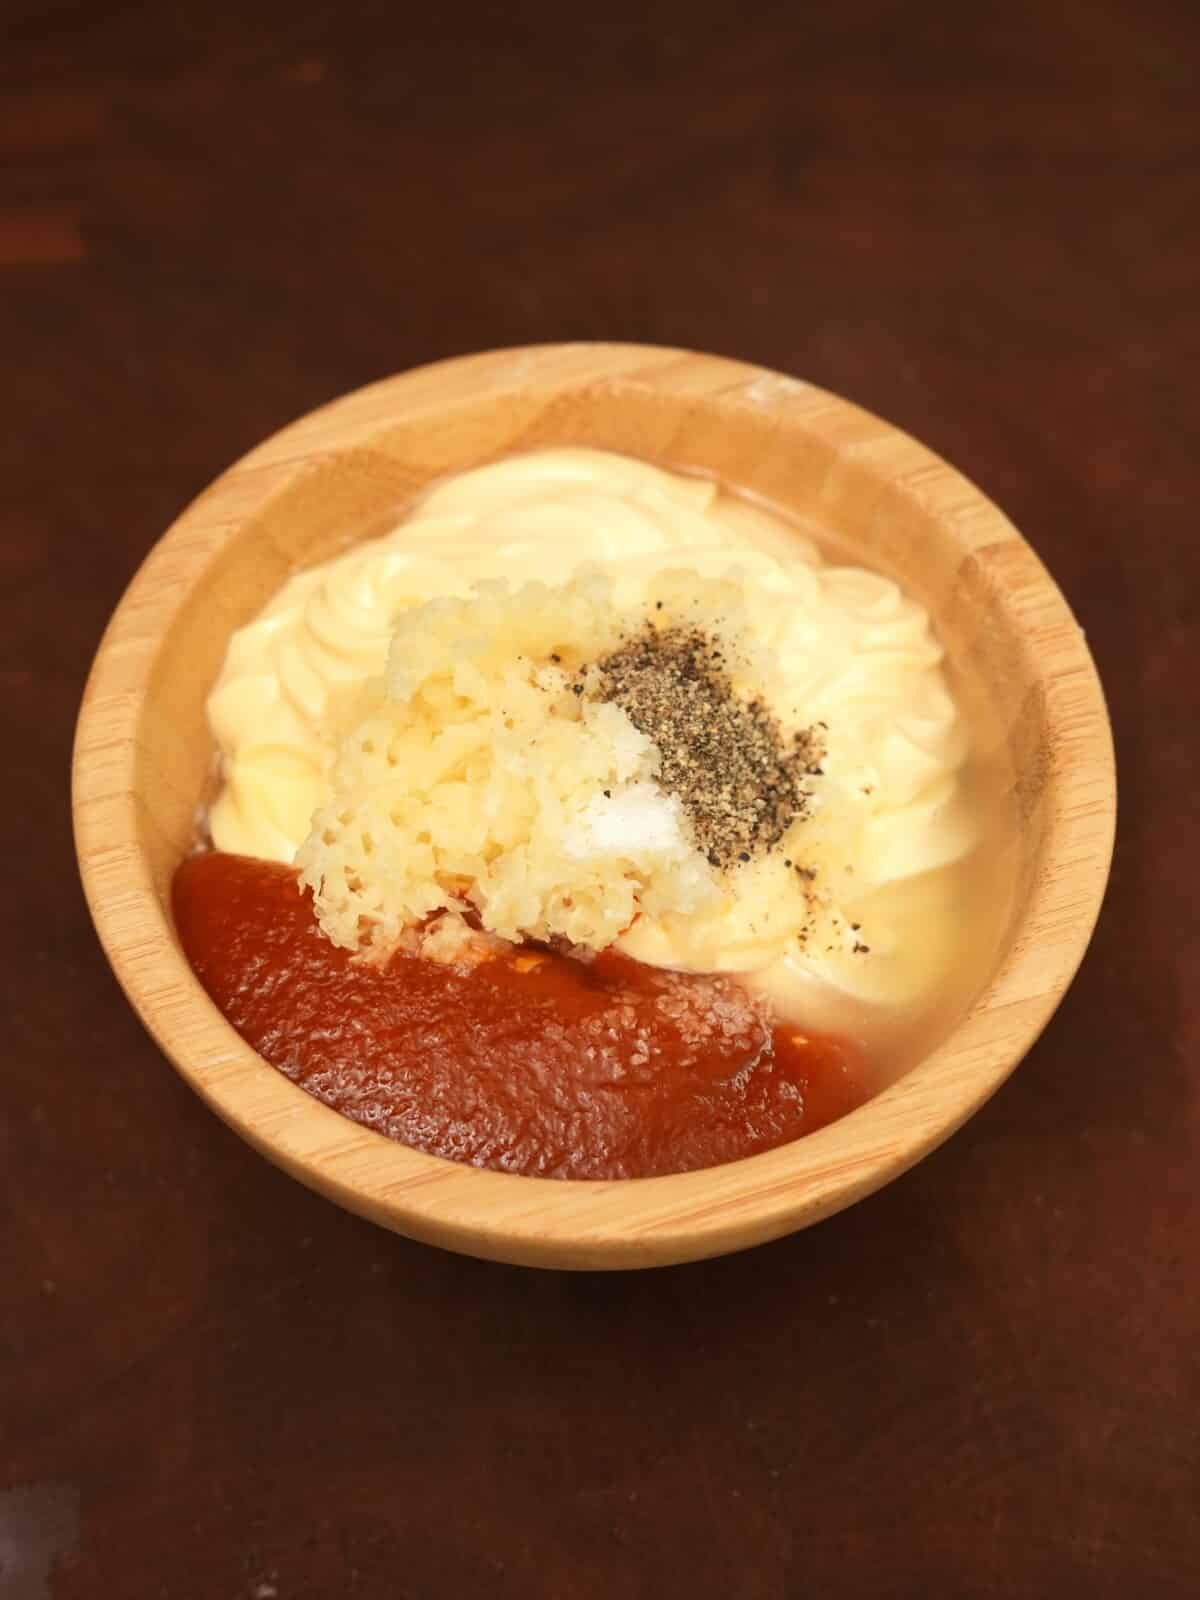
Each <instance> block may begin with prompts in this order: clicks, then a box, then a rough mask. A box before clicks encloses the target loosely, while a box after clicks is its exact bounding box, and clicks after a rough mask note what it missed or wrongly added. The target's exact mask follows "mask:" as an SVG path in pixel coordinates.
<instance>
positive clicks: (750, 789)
mask: <svg viewBox="0 0 1200 1600" xmlns="http://www.w3.org/2000/svg"><path fill="white" fill-rule="evenodd" d="M718 659H720V660H723V659H724V654H723V652H720V653H718V647H717V643H716V641H714V639H713V638H712V637H711V636H710V635H707V634H705V633H704V632H703V631H702V630H701V629H700V628H698V627H695V626H691V625H689V626H686V627H682V626H672V627H666V628H663V629H661V630H659V629H656V628H654V627H651V626H650V625H649V624H647V626H646V627H645V628H644V629H643V631H642V632H641V633H640V634H637V635H635V636H634V637H632V638H631V639H628V640H627V641H626V642H625V643H624V644H622V645H620V646H619V647H618V648H617V649H616V650H614V651H613V652H612V653H611V654H609V655H607V656H605V657H604V658H603V660H601V661H599V662H597V663H596V676H595V678H594V679H593V680H592V685H591V686H592V687H593V692H595V693H596V695H597V697H598V698H600V699H602V700H609V701H611V702H612V703H613V704H614V705H618V706H620V707H621V709H622V710H623V711H624V712H625V714H626V715H627V716H628V717H629V720H630V721H631V722H632V723H633V725H634V727H635V728H637V730H638V731H639V733H643V734H645V736H646V737H647V738H648V739H651V740H652V741H653V742H654V743H655V744H656V745H657V746H658V750H659V755H660V767H659V773H658V778H659V782H660V783H661V784H662V786H663V788H664V789H666V791H667V792H668V793H669V794H674V795H676V796H677V797H678V799H679V801H680V804H681V805H682V807H683V811H684V815H685V816H686V818H687V820H688V822H689V824H690V827H691V831H692V834H693V837H694V840H695V843H696V845H697V846H698V847H699V849H700V850H702V851H703V852H704V854H705V856H706V857H707V858H708V861H709V862H710V864H711V865H712V866H714V867H717V868H719V869H722V870H723V869H725V868H726V867H728V866H729V865H731V863H733V862H734V861H742V862H746V861H749V860H751V859H752V858H753V857H754V856H756V855H760V854H762V853H764V852H765V851H767V850H770V849H772V848H773V847H774V846H775V845H776V844H778V843H779V841H780V839H781V838H782V837H783V835H784V834H785V833H786V832H787V830H788V828H789V827H790V826H791V825H792V823H793V822H794V821H795V820H796V818H797V817H799V816H803V815H804V813H805V810H806V808H807V804H808V798H809V796H808V790H807V789H806V787H805V784H804V778H805V775H806V772H807V770H808V769H809V768H811V767H812V766H814V765H816V764H819V762H820V760H821V757H822V755H823V754H824V750H823V745H822V741H821V740H820V739H819V738H818V737H817V735H816V734H815V732H814V731H813V730H811V729H808V730H804V731H802V732H800V733H797V734H794V735H793V736H792V737H791V739H790V740H788V739H787V738H786V737H785V735H784V734H783V732H782V730H781V729H780V727H779V724H778V722H777V720H776V718H775V717H774V715H773V713H772V712H771V711H770V709H769V708H768V707H767V706H766V705H764V704H763V702H762V700H761V699H752V700H750V701H748V702H747V701H745V700H742V699H741V698H739V696H738V695H737V693H736V691H735V690H734V687H733V684H732V682H731V681H730V679H729V677H728V674H727V672H726V671H725V670H724V669H723V668H722V667H719V666H717V665H715V662H716V661H717V660H718ZM576 692H577V693H578V692H579V689H577V690H576Z"/></svg>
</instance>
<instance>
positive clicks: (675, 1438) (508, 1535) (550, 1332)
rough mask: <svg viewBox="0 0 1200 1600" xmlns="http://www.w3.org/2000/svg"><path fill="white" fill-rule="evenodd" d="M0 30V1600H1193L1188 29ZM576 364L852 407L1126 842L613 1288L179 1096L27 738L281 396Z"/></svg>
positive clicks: (609, 24)
mask: <svg viewBox="0 0 1200 1600" xmlns="http://www.w3.org/2000/svg"><path fill="white" fill-rule="evenodd" d="M625 9H626V11H627V18H626V20H621V19H619V18H618V19H616V20H613V19H612V18H611V16H608V15H606V14H605V13H604V12H603V10H602V11H601V12H600V13H597V14H596V16H595V17H593V16H592V14H591V13H590V12H587V13H581V12H577V11H576V8H573V7H571V6H563V5H559V4H551V3H549V0H544V3H536V4H530V3H522V0H510V3H508V4H503V5H502V4H487V5H483V4H481V5H477V6H475V7H471V6H460V7H457V8H455V7H447V8H444V9H442V10H441V11H440V12H439V8H437V7H406V6H404V5H395V6H392V7H388V6H383V5H373V6H369V7H364V8H361V9H358V10H355V9H354V8H350V9H349V10H343V11H340V12H339V11H338V8H336V7H334V6H332V5H327V4H322V5H317V4H312V3H307V0H299V3H297V0H289V3H288V4H284V3H282V0H273V3H270V4H266V5H259V6H255V7H243V6H235V5H233V4H231V3H229V0H218V3H210V4H208V5H205V6H186V5H174V6H157V5H150V4H125V5H115V6H110V7H107V8H105V7H101V6H98V5H96V6H89V5H87V4H85V3H82V0H77V3H71V0H36V3H35V0H17V3H16V5H15V8H14V5H13V4H12V3H11V0H10V3H9V4H8V5H7V6H5V7H4V8H3V15H4V19H5V20H4V24H3V29H4V35H3V38H2V40H0V352H2V357H0V374H2V384H0V419H2V426H0V461H2V464H3V465H2V475H0V573H2V575H3V582H4V588H3V593H4V594H5V596H6V597H7V600H8V605H7V608H6V616H5V624H4V628H3V631H2V634H0V671H2V674H3V701H2V704H3V714H4V726H5V741H4V750H5V763H4V780H3V797H4V802H3V803H4V808H5V827H4V833H3V838H4V840H5V844H6V848H5V852H4V858H5V859H4V866H5V874H4V876H5V885H6V890H7V893H6V897H5V901H6V910H7V916H6V917H5V919H4V921H3V929H4V932H3V940H4V944H3V957H4V959H3V964H2V971H3V980H4V989H5V1002H4V1025H5V1035H6V1037H5V1045H4V1048H3V1052H2V1056H3V1077H2V1080H0V1094H2V1096H3V1121H2V1126H0V1139H2V1141H3V1144H2V1148H0V1186H2V1187H0V1196H2V1200H3V1207H4V1213H5V1214H4V1219H3V1246H4V1265H3V1269H2V1272H0V1419H2V1421H0V1425H2V1429H3V1431H2V1433H0V1490H3V1491H4V1492H3V1493H0V1596H3V1597H4V1600H14V1597H26V1596H29V1597H36V1596H43V1595H53V1596H55V1597H58V1600H73V1597H79V1596H102V1597H105V1600H124V1597H134V1600H140V1597H142V1596H145V1597H148V1600H149V1597H178V1600H209V1597H212V1600H237V1597H247V1600H248V1597H259V1600H270V1597H275V1596H278V1597H279V1600H301V1597H311V1600H323V1597H326V1596H340V1595H354V1596H365V1597H380V1600H397V1597H402V1600H426V1597H442V1596H446V1597H454V1600H459V1597H464V1600H465V1597H471V1596H475V1595H481V1594H482V1595H489V1596H497V1597H507V1596H513V1597H520V1600H527V1597H529V1596H554V1597H562V1600H610V1597H625V1596H633V1597H641V1596H646V1597H650V1596H659V1595H688V1596H697V1597H704V1596H712V1597H721V1600H732V1597H736V1600H769V1597H775V1596H814V1597H829V1596H838V1597H840V1596H847V1597H858V1596H865V1597H872V1600H901V1597H904V1600H909V1597H912V1600H918V1597H920V1600H925V1597H932V1600H944V1597H950V1600H953V1597H958V1596H969V1597H976V1596H978V1597H1002V1596H1003V1597H1009V1596H1012V1597H1023V1596H1033V1597H1040V1596H1055V1597H1060V1596H1075V1595H1080V1596H1086V1597H1088V1600H1103V1597H1109V1596H1111V1597H1113V1600H1124V1597H1126V1596H1132V1595H1135V1594H1136V1595H1146V1596H1172V1597H1174V1596H1179V1597H1181V1600H1182V1597H1189V1600H1190V1597H1194V1596H1196V1595H1197V1594H1200V1532H1198V1526H1197V1496H1198V1493H1200V1437H1198V1427H1200V1422H1198V1404H1200V1116H1198V1109H1197V1107H1198V1096H1197V1085H1196V1070H1197V1059H1198V1052H1200V1006H1198V1004H1197V986H1198V983H1200V977H1198V973H1200V944H1198V936H1197V926H1198V923H1197V916H1196V905H1195V902H1196V894H1197V884H1198V881H1200V880H1198V876H1197V865H1196V862H1197V842H1196V828H1195V825H1194V820H1195V800H1194V795H1193V789H1194V780H1195V777H1196V772H1197V754H1198V741H1197V734H1196V722H1197V713H1198V710H1200V704H1198V701H1200V694H1198V689H1197V680H1198V679H1200V672H1198V671H1197V668H1196V655H1197V650H1198V647H1200V629H1198V627H1197V613H1198V598H1197V597H1198V593H1200V588H1198V586H1200V554H1198V551H1200V533H1198V524H1197V505H1198V504H1200V468H1198V461H1200V407H1198V404H1197V387H1198V386H1197V376H1196V374H1197V371H1198V370H1200V337H1198V330H1200V320H1198V310H1197V308H1198V306H1200V270H1198V263H1200V183H1198V174H1200V105H1198V99H1200V82H1198V81H1197V67H1198V65H1200V11H1197V10H1196V8H1195V7H1193V6H1189V5H1188V4H1185V3H1184V0H1174V3H1172V0H1142V3H1140V4H1137V5H1134V4H1132V3H1127V4H1121V3H1119V0H1093V3H1085V0H1062V3H1061V4H1057V5H1044V4H1035V3H1034V0H1015V3H1014V0H1006V3H1003V4H1001V3H996V4H993V3H978V4H975V3H971V4H954V3H950V0H947V3H944V4H916V5H907V6H906V5H900V4H895V3H885V0H875V3H866V0H863V3H843V4H840V5H838V6H833V5H828V6H820V7H806V6H804V5H802V4H800V3H799V0H787V3H772V4H762V5H759V6H750V7H739V6H736V5H729V4H722V5H714V4H708V3H699V0H693V3H692V4H690V5H683V4H669V5H668V4H663V3H658V0H646V3H645V4H644V5H643V6H642V7H641V8H639V16H640V20H636V21H635V20H631V19H632V17H633V12H634V8H632V7H630V8H625ZM586 337H598V338H621V339H635V340H647V341H653V342H659V343H672V344H680V345H686V346H692V347H695V348H699V349H707V350H714V351H720V352H725V353H729V354H733V355H737V356H742V357H745V358H747V359H750V360H755V361H760V362H763V363H765V364H767V365H770V366H772V367H776V368H780V369H783V370H784V371H787V372H792V373H796V374H800V375H802V376H804V377H807V378H810V379H812V380H814V381H816V382H818V383H821V384H824V385H826V386H828V387H830V388H832V389H835V390H837V391H839V392H841V393H843V394H846V395H848V396H850V397H851V398H853V399H855V400H858V401H860V402H861V403H863V404H865V405H866V406H868V407H870V408H872V409H873V410H876V411H878V412H881V413H882V414H883V415H884V416H886V417H888V418H890V419H892V420H893V421H895V422H897V423H899V424H900V425H902V426H903V427H905V428H907V429H909V430H910V431H911V432H913V433H915V434H916V435H918V436H919V437H920V438H921V439H923V440H925V441H926V442H927V443H928V444H930V445H932V446H933V447H934V448H935V449H937V450H939V451H940V452H941V453H943V454H944V455H945V456H947V457H948V458H949V459H950V460H951V461H953V462H954V463H955V464H956V465H957V466H959V467H960V468H962V469H963V470H964V471H965V472H966V473H968V474H969V475H970V476H971V477H972V478H974V479H975V480H976V481H977V482H978V483H979V484H981V485H982V487H983V488H984V489H985V490H986V491H987V492H989V493H990V494H991V495H992V496H993V497H994V498H995V499H996V500H997V501H999V503H1000V504H1001V505H1002V506H1003V507H1004V508H1005V509H1006V510H1007V511H1008V512H1009V513H1010V514H1011V516H1012V517H1013V518H1014V520H1015V521H1016V522H1017V524H1018V525H1019V526H1020V527H1021V528H1022V530H1023V531H1024V532H1025V533H1026V535H1027V536H1028V537H1029V538H1030V539H1031V540H1032V541H1033V543H1034V544H1035V545H1036V546H1037V548H1038V549H1039V551H1040V552H1041V553H1042V555H1043V556H1044V557H1045V559H1046V560H1047V562H1048V563H1049V565H1050V567H1051V568H1052V570H1053V571H1054V573H1055V574H1056V575H1057V577H1058V578H1059V580H1060V581H1061V583H1062V584H1063V587H1064V588H1065V590H1066V592H1067V594H1068V596H1069V597H1070V599H1071V601H1072V602H1073V604H1074V606H1075V608H1076V610H1077V612H1078V614H1079V616H1080V618H1081V620H1082V621H1083V623H1084V625H1085V626H1086V628H1087V631H1088V634H1089V636H1090V638H1091V641H1092V646H1093V649H1094V651H1095V653H1096V657H1097V660H1098V662H1099V666H1100V669H1101V672H1102V675H1103V677H1104V680H1105V683H1106V686H1107V689H1108V693H1109V696H1110V703H1111V708H1112V714H1113V719H1114V723H1115V727H1116V737H1117V746H1118V758H1119V762H1120V767H1121V781H1122V807H1123V811H1122V823H1121V830H1120V838H1119V844H1118V853H1117V862H1116V869H1115V874H1114V878H1113V883H1112V889H1111V892H1110V894H1109V898H1108V903H1107V907H1106V910H1105V913H1104V915H1103V918H1102V921H1101V925H1100V929H1099V931H1098V933H1097V936H1096V940H1095V943H1094V945H1093V948H1092V951H1091V954H1090V956H1089V958H1088V960H1087V962H1086V964H1085V966H1084V968H1083V971H1082V973H1081V975H1080V977H1079V980H1078V982H1077V983H1076V985H1075V986H1074V988H1073V989H1072V991H1071V993H1070V995H1069V996H1068V998H1067V1000H1066V1003H1065V1004H1064V1005H1063V1007H1062V1009H1061V1011H1060V1012H1059V1014H1058V1016H1057V1017H1056V1019H1055V1020H1054V1022H1053V1024H1052V1025H1051V1027H1050V1028H1049V1030H1048V1031H1047V1033H1046V1035H1045V1037H1044V1038H1043V1040H1042V1041H1041V1043H1040V1044H1039V1045H1038V1047H1037V1048H1036V1049H1035V1050H1034V1051H1033V1052H1032V1054H1031V1055H1030V1056H1029V1058H1028V1060H1027V1061H1026V1063H1025V1065H1024V1066H1023V1067H1022V1068H1021V1070H1020V1071H1019V1073H1018V1074H1017V1075H1016V1077H1015V1078H1014V1079H1013V1080H1012V1082H1011V1083H1010V1084H1009V1085H1008V1086H1007V1087H1006V1088H1005V1089H1004V1090H1003V1091H1002V1092H1001V1093H1000V1095H999V1096H998V1097H997V1098H996V1099H995V1100H994V1101H993V1103H992V1104H991V1105H990V1106H989V1107H988V1108H987V1109H986V1110H985V1111H984V1112H983V1113H982V1114H981V1115H980V1116H978V1117H977V1118H976V1119H975V1120H974V1121H973V1122H972V1123H971V1124H970V1125H969V1126H968V1128H967V1129H966V1130H965V1131H964V1132H963V1133H962V1134H961V1135H959V1136H958V1137H957V1138H955V1139H954V1140H953V1141H952V1142H951V1143H950V1144H949V1145H948V1146H946V1147H945V1148H944V1149H943V1150H942V1151H941V1152H940V1153H938V1154H937V1155H935V1156H934V1157H932V1158H931V1159H930V1160H928V1161H926V1162H925V1163H924V1164H923V1165H922V1166H921V1167H919V1168H918V1169H917V1170H916V1171H914V1172H913V1173H912V1174H910V1175H909V1176H908V1177H907V1178H905V1179H903V1180H902V1181H901V1182H899V1183H897V1184H895V1185H894V1186H893V1187H892V1188H890V1189H888V1190H887V1191H886V1192H884V1193H882V1194H880V1195H878V1196H876V1197H875V1198H874V1199H872V1200H870V1201H868V1202H866V1203H864V1204H863V1205H861V1206H859V1207H858V1208H856V1209H855V1210H853V1211H851V1212H849V1213H847V1214H845V1215H843V1216H840V1217H838V1218H836V1219H834V1220H832V1221H830V1222H827V1223H825V1224H823V1225H822V1226H821V1227H819V1228H817V1229H815V1230H813V1231H811V1232H808V1233H804V1234H801V1235H799V1236H797V1237H794V1238H792V1239H789V1240H786V1241H784V1242H782V1243H779V1244H776V1245H773V1246H770V1247H767V1248H763V1249H759V1250H756V1251H753V1252H751V1253H749V1254H747V1255H744V1256H740V1257H734V1258H730V1259H726V1260H722V1261H715V1262H711V1263H708V1264H705V1265H700V1266H694V1267H687V1268H680V1269H677V1270H671V1271H662V1272H657V1273H651V1274H644V1275H641V1276H611V1277H608V1276H555V1275H551V1274H542V1273H537V1272H531V1271H521V1270H517V1269H509V1268H503V1267H496V1266H485V1265H482V1264H480V1263H477V1262H474V1261H469V1260H463V1259H457V1258H455V1257H453V1256H449V1255H443V1254H440V1253H439V1252H437V1251H434V1250H431V1249H426V1248H423V1247H422V1246H419V1245H415V1244H409V1243H407V1242H406V1241H404V1240H401V1239H397V1238H393V1237H391V1236H390V1235H388V1234H386V1233H383V1232H380V1231H377V1230H376V1229H374V1228H372V1227H370V1226H368V1225H367V1224H365V1223H362V1222H359V1221H357V1220H356V1219H354V1218H353V1217H350V1216H347V1215H345V1214H343V1213H342V1212H340V1211H338V1210H335V1209H334V1207H333V1206H331V1205H329V1204H328V1203H327V1202H325V1201H323V1200H320V1199H318V1198H316V1197H315V1196H313V1195H311V1194H309V1193H307V1192H306V1191H305V1190H303V1189H301V1188H300V1187H298V1186H297V1185H296V1184H294V1183H292V1182H291V1181H290V1180H289V1179H287V1178H285V1177H284V1176H282V1175H281V1174H280V1173H278V1172H276V1171H274V1170H273V1169H272V1168H271V1167H269V1166H268V1165H267V1164H266V1163H265V1162H263V1161H262V1160H260V1159H259V1158H258V1157H257V1156H255V1155H254V1154H252V1153H251V1151H250V1150H249V1149H247V1148H246V1147H244V1146H243V1145H242V1144H240V1143H239V1142H238V1140H237V1139H236V1138H235V1137H234V1136H233V1134H231V1133H230V1132H228V1131H227V1130H226V1129H225V1128H224V1127H223V1126H222V1125H221V1124H220V1123H218V1122H217V1121H216V1119H215V1118H213V1117H212V1116H211V1115H210V1114H209V1113H208V1112H207V1111H206V1110H205V1109H204V1108H203V1106H202V1105H201V1104H200V1102H199V1101H198V1100H196V1099H195V1098H193V1096H192V1095H191V1094H190V1093H189V1092H188V1091H187V1090H186V1089H185V1088H184V1087H183V1085H182V1083H181V1082H179V1081H178V1080H177V1079H176V1077H175V1076H174V1074H173V1073H172V1072H171V1071H170V1069H169V1068H168V1067H167V1066H166V1064H165V1063H164V1061H163V1060H162V1059H161V1058H160V1056H159V1055H158V1053H157V1052H156V1050H155V1049H154V1047H153V1046H152V1045H151V1044H150V1043H149V1041H148V1040H147V1038H146V1037H145V1036H144V1035H143V1033H142V1030H141V1028H140V1026H139V1024H138V1023H137V1021H136V1020H135V1018H134V1016H133V1014H132V1013H131V1011H130V1010H129V1009H128V1007H127V1006H126V1004H125V1002H124V1000H123V998H122V996H121V993H120V991H119V990H118V988H117V986H116V984H115V982H114V980H113V978H112V977H111V976H110V974H109V971H108V968H107V967H106V965H105V963H104V960H103V957H102V955H101V953H100V950H99V947H98V946H97V944H96V941H95V938H94V936H93V933H92V930H91V927H90V924H89V922H88V918H87V915H86V912H85V909H84V906H83V903H82V898H81V895H80V892H79V890H78V887H77V883H76V878H75V870H74V864H73V854H72V845H71V834H70V828H69V819H68V806H67V767H68V759H69V752H70V741H71V732H72V723H73V718H74V714H75V709H76V706H77V704H78V699H79V695H80V691H81V688H82V684H83V679H84V676H85V673H86V670H87V667H88V662H89V659H90V656H91V653H92V651H93V649H94V647H95V644H96V642H97V639H98V637H99V634H100V632H101V629H102V627H103V625H104V622H105V619H106V617H107V615H108V613H109V611H110V610H111V608H112V606H113V604H114V603H115V601H116V599H117V596H118V595H119V593H120V591H121V589H122V587H123V586H124V584H125V582H126V581H127V579H128V578H129V576H130V574H131V572H132V571H133V568H134V567H135V565H136V564H137V562H138V561H139V560H140V558H141V557H142V555H143V554H144V552H145V551H146V549H147V548H148V547H149V545H150V544H151V543H152V542H153V540H154V539H155V538H157V536H158V535H159V533H160V532H161V531H162V530H163V528H164V527H165V526H166V525H167V523H168V522H169V521H170V520H171V518H172V516H173V515H174V513H175V512H176V511H177V510H178V509H179V508H180V507H181V506H182V505H183V504H184V503H185V502H186V501H187V500H188V499H189V498H190V497H191V496H192V495H193V494H194V493H195V492H196V491H197V490H199V489H200V488H201V487H202V486H203V485H204V484H205V483H206V481H207V480H209V479H210V478H211V477H212V476H213V475H214V474H215V473H216V472H218V471H219V470H220V469H221V468H222V467H223V466H225V465H226V464H227V463H228V462H229V461H230V460H232V459H233V458H234V457H236V456H237V455H239V454H240V453H241V452H242V451H244V450H245V449H247V448H248V447H249V446H250V445H252V444H253V443H255V442H256V441H257V440H259V439H260V438H261V437H263V436H264V435H265V434H267V433H269V432H271V431H272V430H274V429H275V428H277V427H279V426H280V425H281V424H283V423H284V422H286V421H287V420H289V419H290V418H292V417H294V416H296V415H298V414H299V413H301V412H303V411H305V410H307V409H309V408H310V407H312V406H314V405H316V404H318V403H320V402H322V401H324V400H326V399H329V398H331V397H332V396H334V395H336V394H338V393H339V392H341V391H343V390H346V389H349V388H352V387H354V386H356V385H358V384H361V383H363V382H366V381H367V380H369V379H372V378H375V377H378V376H381V375H383V374H386V373H390V372H394V371H398V370H400V369H403V368H406V367H409V366H412V365H414V364H417V363H420V362H424V361H428V360H431V359H434V358H436V357H439V356H444V355H449V354H453V353H456V352H462V351H469V350H476V349H483V348H487V347H490V346H496V345H506V344H518V343H524V342H528V341H540V340H551V339H560V338H570V339H577V338H586Z"/></svg>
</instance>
